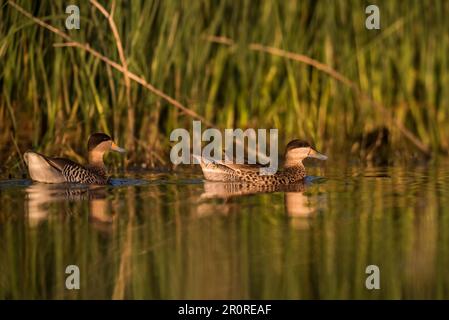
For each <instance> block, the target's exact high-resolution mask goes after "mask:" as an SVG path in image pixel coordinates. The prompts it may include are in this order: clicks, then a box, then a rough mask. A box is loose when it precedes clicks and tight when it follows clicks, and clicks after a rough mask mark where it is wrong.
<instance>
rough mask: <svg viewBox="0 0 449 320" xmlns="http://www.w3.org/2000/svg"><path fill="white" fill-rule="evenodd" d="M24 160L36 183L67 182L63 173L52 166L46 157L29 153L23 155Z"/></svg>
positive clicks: (32, 152)
mask: <svg viewBox="0 0 449 320" xmlns="http://www.w3.org/2000/svg"><path fill="white" fill-rule="evenodd" d="M23 159H24V160H25V163H26V165H27V167H28V173H29V174H30V177H31V179H33V180H34V181H38V182H45V183H62V182H65V179H64V176H63V175H62V173H61V171H60V170H58V169H57V168H55V167H54V166H52V165H51V164H50V163H49V161H48V159H47V158H46V157H45V156H44V155H42V154H40V153H37V152H34V151H27V152H25V153H24V154H23Z"/></svg>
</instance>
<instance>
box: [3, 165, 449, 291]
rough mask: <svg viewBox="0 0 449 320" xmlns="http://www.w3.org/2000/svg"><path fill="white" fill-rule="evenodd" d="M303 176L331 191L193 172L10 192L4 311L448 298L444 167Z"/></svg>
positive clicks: (447, 174)
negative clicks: (373, 276)
mask: <svg viewBox="0 0 449 320" xmlns="http://www.w3.org/2000/svg"><path fill="white" fill-rule="evenodd" d="M309 173H310V174H311V175H313V176H320V177H325V179H309V180H308V181H307V182H306V183H305V184H304V185H300V186H298V187H297V188H294V189H292V190H288V192H284V191H276V192H271V193H255V194H251V190H248V189H241V188H238V187H229V186H227V185H225V184H220V183H218V184H217V183H212V184H211V183H206V184H205V183H204V182H203V180H202V177H201V174H200V172H198V171H192V172H184V173H178V174H168V173H167V174H160V173H159V174H156V173H151V172H148V173H145V174H128V175H127V176H126V177H124V178H122V179H116V180H114V186H109V187H97V188H87V187H79V186H64V187H61V186H55V185H45V184H39V183H31V182H30V181H27V180H3V181H1V182H0V205H1V208H0V299H21V298H31V299H35V298H50V299H62V298H67V299H91V298H98V299H111V298H115V299H121V298H130V299H178V298H180V299H184V298H186V299H197V298H213V299H220V298H231V299H234V298H236V299H240V298H242V299H246V298H251V299H284V298H285V299H316V298H320V299H347V298H349V299H353V298H357V299H359V298H364V299H378V298H382V299H401V298H445V299H447V298H449V169H448V166H447V164H445V165H432V166H423V167H416V166H415V167H388V168H370V169H369V168H360V167H344V166H332V165H328V167H326V168H321V169H319V168H312V169H311V170H310V171H309ZM373 264H374V265H377V266H378V267H379V270H380V287H381V288H380V290H368V289H367V288H366V287H365V280H366V277H367V276H368V275H367V274H366V273H365V269H366V267H367V266H368V265H373ZM68 265H77V266H78V267H79V269H80V289H79V290H67V289H66V287H65V281H66V277H67V274H65V269H66V267H67V266H68Z"/></svg>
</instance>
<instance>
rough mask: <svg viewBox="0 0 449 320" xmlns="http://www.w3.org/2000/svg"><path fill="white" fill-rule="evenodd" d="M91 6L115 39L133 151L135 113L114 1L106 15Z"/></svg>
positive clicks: (128, 133)
mask: <svg viewBox="0 0 449 320" xmlns="http://www.w3.org/2000/svg"><path fill="white" fill-rule="evenodd" d="M90 2H91V3H92V5H93V6H94V7H95V8H97V9H98V10H99V11H100V12H101V13H102V14H103V15H104V16H105V17H106V19H108V23H109V27H110V28H111V31H112V34H113V36H114V39H115V44H116V46H117V51H118V54H119V58H120V62H121V64H122V67H123V69H124V70H125V72H123V77H124V79H125V88H126V103H127V105H128V109H127V110H128V119H127V120H128V132H127V139H126V145H127V146H128V148H130V149H131V150H130V151H132V152H133V151H134V124H135V112H134V106H133V105H132V102H131V82H130V79H129V76H128V72H129V71H128V62H127V60H126V56H125V51H124V50H123V44H122V40H121V38H120V34H119V32H118V29H117V25H116V24H115V22H114V10H115V0H114V1H112V5H111V12H110V13H108V12H107V11H106V9H105V8H104V7H103V6H102V5H101V4H99V3H98V2H97V1H96V0H90Z"/></svg>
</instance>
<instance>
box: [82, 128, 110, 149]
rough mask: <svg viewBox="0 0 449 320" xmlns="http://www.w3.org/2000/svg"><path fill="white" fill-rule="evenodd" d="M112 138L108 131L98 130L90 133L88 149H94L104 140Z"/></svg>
mask: <svg viewBox="0 0 449 320" xmlns="http://www.w3.org/2000/svg"><path fill="white" fill-rule="evenodd" d="M110 140H112V138H111V137H110V136H108V135H107V134H106V133H102V132H96V133H93V134H91V135H90V137H89V141H88V142H87V149H88V150H89V151H91V150H93V149H94V148H95V147H96V146H98V145H99V144H100V143H102V142H104V141H110Z"/></svg>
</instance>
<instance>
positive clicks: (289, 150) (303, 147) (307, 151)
mask: <svg viewBox="0 0 449 320" xmlns="http://www.w3.org/2000/svg"><path fill="white" fill-rule="evenodd" d="M305 158H315V159H319V160H327V157H326V156H325V155H324V154H321V153H319V152H318V151H316V150H315V149H314V148H313V147H312V146H311V145H310V143H308V142H307V141H303V140H298V139H295V140H292V141H290V142H289V143H288V144H287V147H286V148H285V165H286V166H294V165H298V164H300V163H302V161H303V160H304V159H305Z"/></svg>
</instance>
